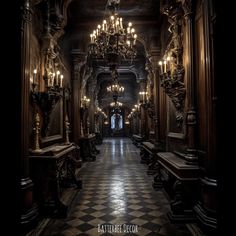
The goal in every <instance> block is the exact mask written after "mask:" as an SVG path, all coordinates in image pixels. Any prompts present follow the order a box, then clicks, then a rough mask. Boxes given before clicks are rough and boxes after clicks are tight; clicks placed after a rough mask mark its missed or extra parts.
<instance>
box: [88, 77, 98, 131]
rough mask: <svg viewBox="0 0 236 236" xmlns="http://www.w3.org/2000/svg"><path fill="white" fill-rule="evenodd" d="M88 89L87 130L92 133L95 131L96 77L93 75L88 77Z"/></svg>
mask: <svg viewBox="0 0 236 236" xmlns="http://www.w3.org/2000/svg"><path fill="white" fill-rule="evenodd" d="M88 83H89V86H88V88H89V90H88V96H89V98H90V104H89V109H88V116H89V117H88V118H89V131H90V133H94V132H95V119H94V115H95V110H96V108H95V99H96V98H95V89H96V85H97V80H96V78H94V77H93V75H92V76H91V77H90V78H89V81H88Z"/></svg>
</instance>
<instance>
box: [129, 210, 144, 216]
mask: <svg viewBox="0 0 236 236" xmlns="http://www.w3.org/2000/svg"><path fill="white" fill-rule="evenodd" d="M129 215H132V216H134V217H141V216H143V215H145V213H144V212H141V211H132V212H130V213H129Z"/></svg>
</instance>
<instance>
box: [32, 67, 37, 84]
mask: <svg viewBox="0 0 236 236" xmlns="http://www.w3.org/2000/svg"><path fill="white" fill-rule="evenodd" d="M36 75H37V69H34V76H33V84H36Z"/></svg>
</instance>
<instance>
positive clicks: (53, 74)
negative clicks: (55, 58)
mask: <svg viewBox="0 0 236 236" xmlns="http://www.w3.org/2000/svg"><path fill="white" fill-rule="evenodd" d="M54 79H55V73H52V83H51V86H54Z"/></svg>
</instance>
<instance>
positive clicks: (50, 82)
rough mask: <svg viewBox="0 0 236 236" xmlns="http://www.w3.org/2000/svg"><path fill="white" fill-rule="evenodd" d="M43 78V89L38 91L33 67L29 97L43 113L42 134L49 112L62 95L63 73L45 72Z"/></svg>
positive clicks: (45, 129) (47, 121) (45, 128)
mask: <svg viewBox="0 0 236 236" xmlns="http://www.w3.org/2000/svg"><path fill="white" fill-rule="evenodd" d="M43 78H44V80H45V85H46V86H45V89H44V91H39V88H38V84H39V82H38V81H39V79H38V74H37V70H36V69H34V73H33V80H32V91H31V97H32V101H33V103H34V104H37V105H38V106H39V108H40V109H41V111H42V114H43V125H42V135H43V136H46V133H47V129H48V125H49V123H50V114H51V112H52V110H53V109H54V107H55V106H56V104H57V103H58V101H59V100H60V99H61V98H62V97H63V75H62V74H61V75H60V71H57V73H56V74H55V73H49V74H48V73H45V75H44V76H43Z"/></svg>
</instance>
